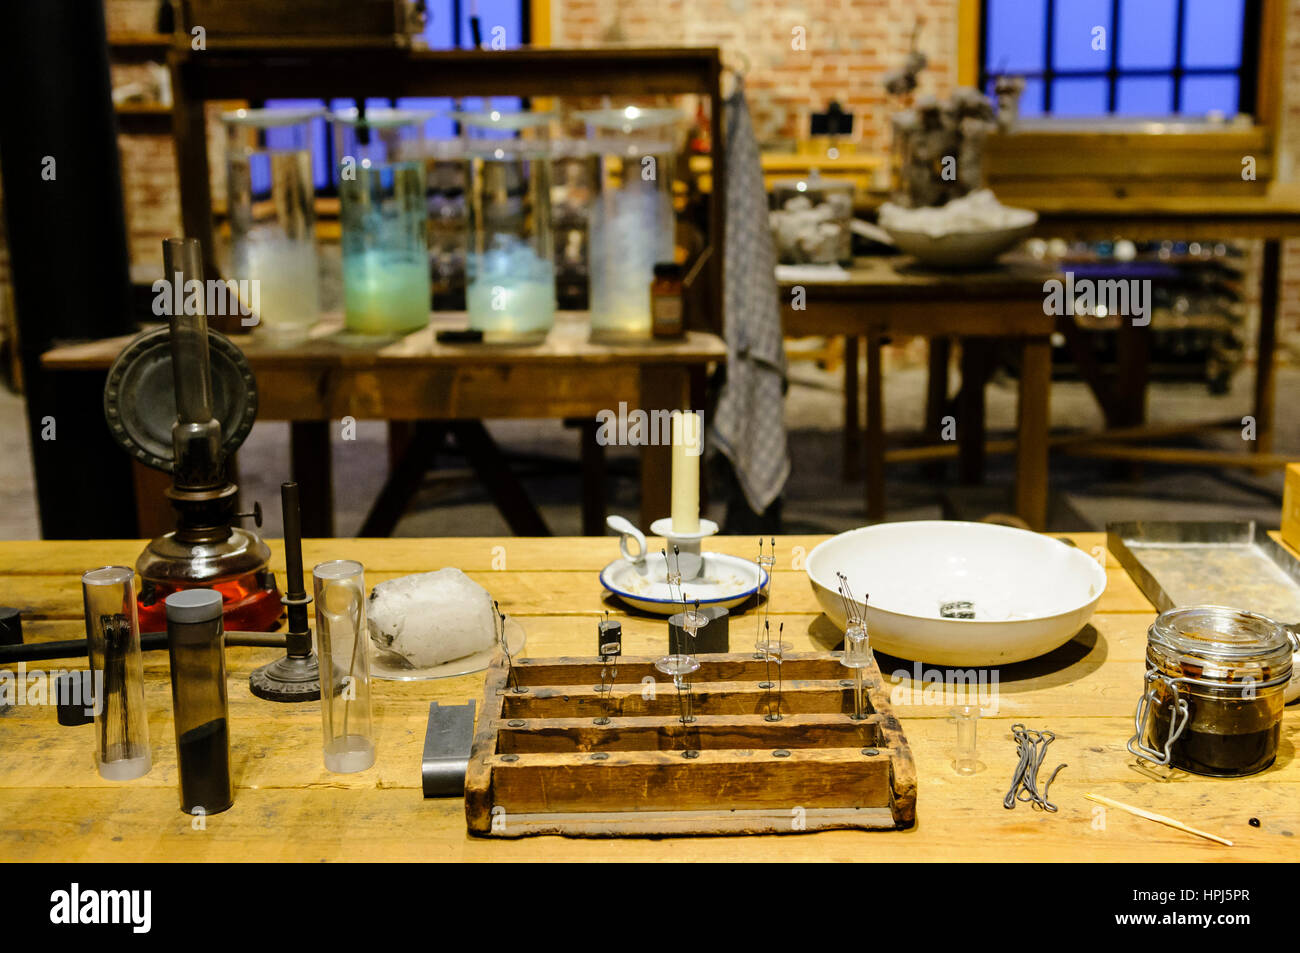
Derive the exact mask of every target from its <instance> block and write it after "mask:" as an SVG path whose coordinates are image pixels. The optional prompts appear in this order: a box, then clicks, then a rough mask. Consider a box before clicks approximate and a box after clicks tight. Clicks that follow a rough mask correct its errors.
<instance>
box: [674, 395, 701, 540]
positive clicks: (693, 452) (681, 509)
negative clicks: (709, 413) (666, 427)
mask: <svg viewBox="0 0 1300 953" xmlns="http://www.w3.org/2000/svg"><path fill="white" fill-rule="evenodd" d="M701 429H702V428H701V422H700V415H699V414H697V413H695V411H693V410H690V411H676V410H675V411H673V512H672V517H673V532H674V533H698V532H699V531H700V451H701V448H702V446H703V436H704V435H703V433H702V432H701Z"/></svg>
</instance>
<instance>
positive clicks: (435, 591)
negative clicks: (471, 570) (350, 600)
mask: <svg viewBox="0 0 1300 953" xmlns="http://www.w3.org/2000/svg"><path fill="white" fill-rule="evenodd" d="M366 625H367V627H368V628H369V629H370V641H371V643H373V644H374V646H375V648H377V649H378V650H379V651H381V652H386V653H389V654H391V655H394V656H397V657H398V658H400V659H402V660H403V661H404V662H405V663H406V664H407V665H409V666H410V667H411V668H429V667H431V666H434V665H441V664H442V663H443V662H450V661H452V660H453V659H458V658H462V657H464V656H466V655H471V654H473V653H475V652H481V651H482V650H484V649H486V648H490V647H491V646H492V644H493V643H494V642H495V641H496V624H495V621H494V618H493V611H492V597H491V596H490V595H489V594H488V591H487V590H486V589H484V588H483V587H482V586H480V585H479V584H478V583H476V582H475V581H474V580H472V579H470V578H469V576H467V575H465V574H464V573H463V572H461V571H460V570H459V569H450V568H449V569H439V570H438V571H437V572H424V573H417V574H416V575H413V576H402V577H401V578H400V579H390V580H388V581H387V582H381V583H379V584H378V585H377V586H375V588H374V589H372V590H371V591H370V601H369V603H368V605H367V606H366Z"/></svg>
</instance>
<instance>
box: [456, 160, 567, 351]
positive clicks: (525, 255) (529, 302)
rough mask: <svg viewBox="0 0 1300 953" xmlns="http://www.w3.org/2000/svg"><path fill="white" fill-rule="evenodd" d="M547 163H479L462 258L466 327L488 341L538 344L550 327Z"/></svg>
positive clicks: (552, 270) (552, 276)
mask: <svg viewBox="0 0 1300 953" xmlns="http://www.w3.org/2000/svg"><path fill="white" fill-rule="evenodd" d="M548 172H549V164H548V163H547V162H546V161H545V160H537V159H533V160H532V161H528V160H524V159H519V158H517V157H515V158H508V159H501V160H498V159H479V160H477V161H476V163H475V166H474V168H473V173H472V192H473V195H472V199H471V222H472V228H473V234H472V237H471V240H470V251H469V254H468V255H467V256H466V263H465V265H466V292H465V306H466V310H467V311H468V312H469V326H470V328H472V329H473V330H476V331H482V332H483V335H484V338H485V339H486V340H498V341H506V342H508V341H536V340H539V339H541V338H544V337H545V336H546V334H547V332H549V331H550V329H551V328H552V327H553V326H554V324H555V255H554V253H553V244H552V241H553V238H552V234H551V225H550V177H549V174H548Z"/></svg>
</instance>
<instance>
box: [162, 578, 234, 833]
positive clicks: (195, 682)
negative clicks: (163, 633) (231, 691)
mask: <svg viewBox="0 0 1300 953" xmlns="http://www.w3.org/2000/svg"><path fill="white" fill-rule="evenodd" d="M166 610H167V648H168V651H169V652H170V654H171V669H172V713H173V715H174V718H175V722H176V761H177V768H178V772H179V774H180V787H181V810H182V811H184V812H185V813H186V814H217V813H220V812H221V811H224V810H226V809H227V808H228V807H230V805H231V804H233V803H234V788H233V787H232V786H231V781H230V732H229V729H228V724H229V712H228V708H227V702H226V645H225V643H226V637H225V630H224V629H223V627H222V624H221V593H219V592H217V591H216V590H215V589H185V590H182V591H181V592H174V593H172V594H171V595H170V596H168V597H167V600H166Z"/></svg>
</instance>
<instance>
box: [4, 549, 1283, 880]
mask: <svg viewBox="0 0 1300 953" xmlns="http://www.w3.org/2000/svg"><path fill="white" fill-rule="evenodd" d="M820 538H821V537H807V536H790V537H782V538H778V541H777V548H778V558H779V562H778V566H777V569H776V571H775V573H774V582H773V611H772V615H773V617H774V618H773V622H774V624H775V622H776V621H778V620H779V621H781V622H784V623H785V633H786V637H787V638H788V639H790V641H792V642H793V643H794V651H796V652H798V651H823V650H826V649H828V648H830V647H833V646H834V645H835V644H836V643H837V642H838V641H839V633H838V632H836V631H835V630H834V628H833V627H832V626H830V625H829V623H828V622H827V620H826V619H825V617H823V616H822V615H821V613H820V612H819V611H818V607H817V604H816V601H815V599H814V598H813V596H812V592H811V589H810V587H809V585H808V582H807V578H806V576H805V574H804V572H803V570H802V566H803V560H804V559H805V558H806V556H807V553H808V552H809V551H810V550H811V548H812V547H813V546H814V545H815V544H816V543H817V542H818V541H819V540H820ZM1072 538H1073V539H1074V540H1075V542H1076V543H1077V544H1078V545H1079V546H1081V547H1082V548H1083V549H1084V551H1085V552H1089V553H1092V554H1094V555H1095V556H1097V557H1099V558H1101V559H1104V560H1105V562H1106V566H1107V577H1108V588H1107V591H1106V594H1105V595H1104V596H1103V598H1102V601H1101V604H1100V606H1099V610H1098V612H1097V614H1096V615H1094V617H1093V619H1092V622H1091V623H1090V625H1089V626H1087V627H1085V628H1084V629H1083V631H1082V632H1080V633H1079V634H1078V635H1077V636H1076V637H1075V638H1074V639H1073V640H1071V641H1070V642H1069V643H1067V644H1066V645H1065V646H1063V647H1062V648H1061V649H1059V650H1057V651H1056V652H1054V653H1051V654H1050V655H1048V656H1045V657H1043V658H1041V659H1037V660H1034V661H1031V662H1026V663H1022V664H1020V665H1014V666H1008V667H1006V668H1004V669H1002V670H1000V671H999V672H998V676H999V677H998V683H997V694H996V713H994V714H991V715H990V716H988V717H986V718H985V719H984V720H983V721H982V722H981V724H980V751H979V757H980V760H981V761H982V762H983V763H984V764H985V765H986V768H985V769H984V770H981V771H980V772H978V773H977V774H975V775H974V776H972V777H959V776H957V775H956V774H955V773H954V772H953V771H952V768H951V761H952V758H953V754H954V752H953V747H954V743H955V728H954V726H953V724H952V723H951V722H950V721H949V719H948V708H949V707H950V705H951V704H952V703H953V702H955V701H959V700H963V699H960V698H958V697H957V696H956V693H955V692H954V690H953V689H952V688H950V687H948V686H944V687H943V688H938V687H936V686H935V685H934V684H933V683H932V681H933V680H932V678H931V679H930V681H929V682H927V675H929V673H927V672H926V671H924V670H921V671H917V670H916V669H915V668H914V666H913V664H912V663H910V662H905V661H902V660H899V659H893V658H890V657H887V656H878V660H879V664H880V669H881V672H882V675H883V678H884V680H885V683H886V684H885V687H886V689H887V690H888V691H889V692H890V694H891V701H892V703H893V704H894V708H895V711H896V713H897V715H898V716H899V718H900V719H901V721H902V724H903V729H904V731H905V733H906V735H907V739H908V742H909V745H910V747H911V749H912V753H913V757H914V758H915V760H916V768H917V778H918V789H917V794H918V797H917V825H916V827H915V828H913V829H912V830H910V831H903V832H879V831H877V832H855V831H828V832H824V833H815V834H800V835H799V836H779V837H778V836H765V837H711V838H697V839H691V838H669V839H664V840H640V839H633V840H624V841H620V842H607V841H598V840H597V841H584V840H569V839H565V838H558V837H540V838H529V839H524V840H522V841H509V840H483V839H479V838H470V837H469V836H468V834H467V833H466V830H465V812H464V805H463V803H462V801H460V800H459V799H450V800H429V801H426V800H424V799H423V798H422V796H421V793H420V753H421V750H422V748H423V743H424V727H425V722H426V719H427V714H428V704H429V702H430V701H439V702H444V703H452V704H460V703H463V702H464V701H466V700H467V699H470V698H473V699H476V700H477V699H479V698H480V696H481V693H482V690H483V678H484V676H483V674H482V673H480V674H478V675H469V676H463V677H460V678H454V679H445V680H440V681H435V682H426V683H395V682H376V683H375V692H374V695H375V732H376V744H377V751H378V757H377V760H376V763H375V766H374V767H373V768H371V769H370V770H368V771H365V772H361V773H360V774H355V775H337V774H330V773H328V772H326V771H325V769H324V766H323V764H322V762H321V755H320V742H321V725H320V710H319V706H318V705H316V704H308V705H299V706H290V705H276V704H273V703H270V702H264V701H261V700H258V699H255V698H253V697H252V696H251V695H250V694H249V692H248V686H247V678H248V674H249V672H250V671H251V670H252V669H253V668H255V667H256V666H258V665H260V664H262V663H264V662H266V661H268V660H270V659H272V658H274V657H275V655H276V652H275V651H274V650H269V649H230V650H228V659H229V668H230V673H229V677H230V681H229V692H230V706H231V712H230V714H231V739H232V751H233V765H232V771H233V773H234V776H235V779H236V785H237V791H236V796H235V805H234V807H233V808H232V809H231V810H230V811H227V812H225V813H224V814H220V815H216V816H213V817H210V818H207V819H206V829H204V830H196V829H195V828H194V826H193V824H192V821H193V819H192V818H190V817H189V816H187V815H184V814H182V813H181V812H180V810H179V806H178V801H177V791H176V756H175V744H174V739H173V735H172V725H171V717H170V710H171V697H170V685H169V682H168V675H167V660H166V655H165V654H164V653H157V652H154V653H146V656H145V669H146V700H147V703H148V706H149V712H150V714H149V730H150V738H151V743H152V748H153V756H154V767H153V770H152V771H151V772H150V773H149V774H148V775H147V776H145V777H144V778H141V779H139V780H137V781H132V782H127V783H122V784H115V783H110V782H106V781H103V780H101V779H100V778H99V776H98V775H97V774H96V772H95V770H94V768H93V766H92V764H91V743H92V742H91V729H90V728H64V727H60V726H59V725H58V724H57V723H56V722H55V718H54V711H53V709H52V708H51V707H48V706H40V705H28V706H20V707H16V708H11V709H9V710H8V711H6V712H5V713H4V714H3V715H0V818H4V823H3V824H0V860H5V861H9V860H75V861H84V860H128V859H130V860H146V859H150V860H152V859H174V860H182V859H183V860H213V861H216V860H247V859H267V860H336V859H343V858H345V857H347V858H351V859H357V858H364V859H374V860H379V859H393V860H485V861H498V860H528V859H545V860H593V861H601V860H610V861H618V860H736V861H743V860H763V859H781V860H867V859H869V860H871V861H873V862H882V861H885V862H888V861H904V860H954V859H960V860H1037V861H1045V860H1071V859H1080V860H1094V861H1100V862H1118V861H1136V860H1152V859H1157V858H1158V859H1165V860H1286V859H1291V860H1294V859H1296V858H1297V857H1300V840H1298V839H1297V838H1300V766H1297V765H1296V763H1295V760H1296V759H1295V754H1296V747H1297V744H1300V713H1298V712H1297V709H1296V708H1295V707H1294V706H1293V707H1292V708H1290V709H1288V710H1287V712H1286V715H1285V716H1284V721H1283V727H1282V742H1281V748H1280V751H1279V755H1278V760H1277V763H1276V764H1275V765H1274V766H1273V767H1272V768H1270V769H1269V770H1268V771H1265V772H1262V773H1261V774H1259V775H1256V776H1254V777H1250V778H1243V779H1239V780H1233V781H1225V780H1214V779H1207V778H1197V777H1194V776H1187V775H1181V776H1177V777H1175V778H1174V779H1173V780H1160V779H1158V778H1157V777H1156V776H1155V775H1154V774H1153V773H1152V772H1150V771H1148V770H1144V769H1142V768H1141V767H1139V766H1138V765H1137V763H1136V762H1135V759H1134V758H1133V757H1132V756H1130V755H1129V754H1128V753H1127V752H1126V751H1125V749H1124V744H1125V742H1126V741H1127V740H1128V737H1129V735H1130V734H1131V733H1132V720H1133V719H1132V714H1133V704H1134V701H1135V699H1136V694H1137V692H1138V690H1139V686H1140V683H1141V677H1142V670H1143V661H1142V657H1143V650H1144V647H1145V639H1146V627H1147V625H1148V624H1149V623H1150V621H1151V619H1152V618H1153V615H1154V611H1153V609H1152V607H1151V606H1150V604H1149V603H1148V602H1147V601H1146V599H1145V598H1144V597H1143V596H1142V594H1141V593H1140V592H1139V591H1138V589H1137V588H1136V586H1135V585H1134V584H1133V582H1132V581H1131V580H1130V579H1129V578H1128V577H1127V575H1126V574H1125V573H1124V571H1123V570H1122V569H1121V568H1120V567H1119V564H1118V562H1117V561H1116V560H1115V559H1114V557H1113V556H1112V555H1111V554H1109V553H1107V552H1106V551H1105V549H1104V536H1103V534H1100V533H1083V534H1076V535H1074V536H1073V537H1072ZM142 545H143V543H142V542H140V541H133V540H114V541H93V540H92V541H76V542H11V543H0V604H5V605H19V606H22V607H24V609H25V615H26V619H27V620H28V621H27V624H26V634H27V639H28V641H38V640H52V639H66V638H76V637H79V636H80V635H81V634H82V628H83V626H82V622H81V605H80V601H81V596H80V592H79V586H78V581H77V580H78V576H79V574H80V573H81V571H83V570H84V569H86V568H90V567H93V566H99V565H103V564H106V563H126V564H130V563H132V562H133V561H134V559H135V557H136V556H137V555H138V553H139V551H140V549H141V547H142ZM270 545H271V549H272V554H273V557H272V564H273V566H274V568H276V569H277V570H278V571H283V550H282V548H281V546H280V543H279V541H278V540H271V541H270ZM706 545H707V546H708V548H710V549H712V550H715V551H723V552H731V553H734V554H737V555H741V556H745V557H750V556H753V555H754V554H755V553H756V552H757V542H756V539H755V538H753V537H721V538H716V537H715V538H714V539H712V540H709V541H708V542H707V544H706ZM616 555H617V543H616V541H615V540H614V539H613V538H612V537H611V538H609V539H606V540H603V541H601V540H591V539H550V540H541V539H495V538H482V539H393V540H311V541H308V543H307V544H306V546H305V553H304V559H305V561H306V563H307V565H312V564H313V563H315V562H317V561H320V560H323V559H327V558H335V557H349V558H356V559H360V560H361V561H362V562H363V563H364V564H365V565H366V567H367V576H368V582H369V583H370V584H372V585H373V584H374V583H375V582H378V581H379V580H381V579H386V578H392V577H393V576H395V575H401V574H404V573H408V572H415V571H425V570H430V569H437V568H440V567H442V566H448V565H452V566H459V567H461V568H463V569H465V570H466V571H467V572H469V573H470V575H471V576H472V577H473V578H475V579H476V580H478V581H479V582H480V583H482V584H483V585H484V586H486V587H487V588H488V589H489V590H490V591H491V592H492V593H493V595H494V596H495V597H496V598H498V599H499V600H500V601H501V603H502V606H503V608H505V610H506V611H507V612H509V613H511V614H514V615H516V616H518V617H519V620H520V622H521V624H522V625H523V626H524V628H525V630H526V632H527V635H528V646H527V648H526V650H525V655H526V656H528V657H533V658H537V657H544V656H556V655H578V654H581V653H582V652H584V651H586V650H588V649H589V648H590V643H591V637H592V627H593V626H594V624H595V620H596V617H597V616H598V615H599V614H601V613H602V612H603V611H604V609H606V608H609V609H610V610H611V611H612V612H613V613H614V614H617V615H620V616H621V617H622V618H623V620H624V633H625V637H624V645H625V650H626V651H627V652H628V653H629V654H643V655H649V654H653V653H655V652H659V651H662V650H663V643H664V641H665V635H664V624H663V623H662V621H659V620H656V619H653V618H649V617H645V616H635V617H633V616H629V615H627V614H626V613H624V612H623V610H622V608H621V607H620V606H619V605H618V604H617V603H615V602H612V601H608V602H607V601H606V600H605V599H604V598H603V597H602V596H603V593H602V590H601V589H600V585H599V582H598V581H597V578H596V573H597V571H598V570H599V569H600V568H601V567H602V566H604V565H605V564H606V563H608V562H609V561H610V560H611V559H613V558H615V557H616ZM753 624H754V613H753V611H752V608H746V609H743V610H741V611H738V613H737V615H736V616H735V617H734V618H733V620H732V623H731V639H732V646H733V647H734V648H736V649H737V650H743V648H741V647H743V646H745V645H748V644H749V643H750V642H751V641H752V633H753V628H752V626H753ZM38 664H40V665H44V666H47V668H48V669H53V668H75V667H80V666H79V664H78V663H75V662H71V661H64V662H49V663H38ZM36 667H37V666H36V665H33V666H31V668H32V669H35V668H36ZM918 675H920V676H921V677H920V680H918V679H917V676H918ZM1017 721H1022V722H1024V723H1025V724H1027V725H1028V726H1029V727H1031V728H1050V729H1051V730H1053V731H1055V732H1056V733H1057V735H1058V738H1057V741H1056V743H1055V744H1054V745H1053V746H1052V748H1051V749H1050V751H1049V756H1048V761H1049V762H1050V764H1049V765H1048V767H1054V766H1055V764H1057V763H1058V762H1065V763H1067V764H1068V765H1069V767H1067V768H1066V769H1065V770H1063V771H1062V772H1061V774H1060V775H1059V776H1058V778H1057V779H1056V782H1055V783H1054V784H1053V786H1052V790H1051V793H1052V799H1053V800H1054V801H1055V802H1056V803H1057V804H1059V805H1060V812H1059V813H1058V814H1054V815H1051V814H1044V813H1041V812H1038V811H1034V810H1031V809H1029V808H1028V807H1026V806H1025V805H1020V806H1018V807H1017V808H1016V809H1015V810H1014V811H1008V810H1006V809H1004V808H1003V807H1002V797H1003V795H1004V794H1005V792H1006V789H1007V787H1008V785H1009V783H1010V779H1011V774H1012V771H1013V769H1014V767H1015V760H1016V756H1015V745H1014V742H1013V741H1012V740H1011V737H1010V732H1009V729H1010V725H1011V724H1013V723H1015V722H1017ZM1085 791H1092V792H1095V793H1098V794H1102V795H1105V796H1107V797H1111V798H1114V799H1116V800H1120V801H1125V802H1127V803H1130V804H1134V805H1137V806H1140V807H1145V808H1148V809H1152V810H1155V811H1158V812H1159V813H1163V814H1168V815H1172V816H1174V817H1177V818H1179V819H1180V820H1183V821H1185V822H1187V823H1189V824H1192V825H1193V826H1196V827H1200V828H1203V829H1206V830H1210V831H1213V832H1215V833H1218V834H1221V835H1223V836H1226V837H1229V838H1231V839H1232V840H1234V841H1236V843H1237V846H1236V847H1232V848H1226V847H1222V846H1220V845H1216V844H1213V843H1210V842H1208V841H1203V840H1201V839H1199V838H1193V837H1190V836H1188V835H1185V834H1181V833H1179V832H1178V831H1174V830H1171V829H1168V828H1165V827H1162V826H1160V825H1155V824H1151V823H1149V822H1146V821H1143V820H1141V819H1139V818H1134V817H1130V816H1127V815H1120V814H1117V813H1116V812H1114V811H1111V812H1109V813H1106V814H1101V813H1098V812H1097V807H1098V806H1097V805H1095V804H1092V803H1091V802H1088V801H1086V800H1085V799H1084V798H1083V793H1084V792H1085ZM793 807H794V806H793V805H792V808H793ZM792 817H793V815H792ZM1252 817H1254V818H1258V819H1259V821H1260V826H1259V827H1258V828H1256V827H1252V826H1250V825H1249V823H1248V822H1249V820H1250V818H1252Z"/></svg>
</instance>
